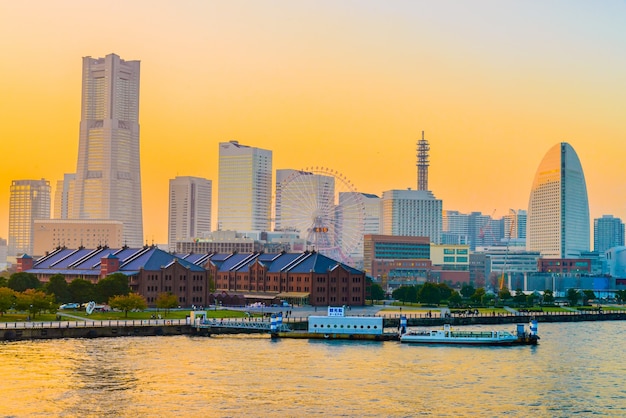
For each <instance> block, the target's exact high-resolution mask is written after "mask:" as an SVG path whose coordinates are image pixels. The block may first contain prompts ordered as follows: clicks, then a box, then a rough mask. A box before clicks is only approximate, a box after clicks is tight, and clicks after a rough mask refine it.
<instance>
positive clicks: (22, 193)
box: [8, 179, 50, 257]
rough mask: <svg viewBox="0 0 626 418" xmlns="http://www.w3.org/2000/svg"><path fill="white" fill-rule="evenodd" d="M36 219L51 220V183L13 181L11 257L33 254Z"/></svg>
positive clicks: (10, 210)
mask: <svg viewBox="0 0 626 418" xmlns="http://www.w3.org/2000/svg"><path fill="white" fill-rule="evenodd" d="M35 219H50V182H49V181H48V180H45V179H41V180H13V181H12V182H11V190H10V197H9V245H8V255H9V256H10V257H14V256H17V255H21V254H32V253H33V243H34V233H35Z"/></svg>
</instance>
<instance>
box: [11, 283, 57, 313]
mask: <svg viewBox="0 0 626 418" xmlns="http://www.w3.org/2000/svg"><path fill="white" fill-rule="evenodd" d="M56 307H57V305H56V303H55V302H54V296H53V295H46V294H45V293H44V292H43V291H41V290H37V289H26V290H25V291H23V292H21V293H18V294H17V298H16V300H15V309H17V310H19V311H28V312H30V314H31V316H32V318H35V316H37V315H38V314H40V313H41V312H44V311H51V310H54V309H56Z"/></svg>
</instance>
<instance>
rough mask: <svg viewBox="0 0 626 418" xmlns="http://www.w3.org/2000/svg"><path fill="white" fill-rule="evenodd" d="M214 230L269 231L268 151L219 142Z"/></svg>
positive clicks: (270, 178) (270, 190)
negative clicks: (216, 205)
mask: <svg viewBox="0 0 626 418" xmlns="http://www.w3.org/2000/svg"><path fill="white" fill-rule="evenodd" d="M217 192H218V207H217V229H218V230H234V231H269V230H270V220H271V204H272V151H268V150H264V149H261V148H253V147H249V146H247V145H241V144H240V143H239V142H237V141H230V142H221V143H220V144H219V169H218V186H217Z"/></svg>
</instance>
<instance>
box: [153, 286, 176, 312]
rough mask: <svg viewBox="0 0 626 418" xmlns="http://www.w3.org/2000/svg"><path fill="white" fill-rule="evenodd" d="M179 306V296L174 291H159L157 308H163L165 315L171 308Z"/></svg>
mask: <svg viewBox="0 0 626 418" xmlns="http://www.w3.org/2000/svg"><path fill="white" fill-rule="evenodd" d="M177 306H178V297H177V296H176V295H175V294H173V293H172V292H167V293H159V295H158V296H157V298H156V307H157V309H163V310H164V311H165V316H167V314H168V313H169V312H170V309H172V308H175V307H177Z"/></svg>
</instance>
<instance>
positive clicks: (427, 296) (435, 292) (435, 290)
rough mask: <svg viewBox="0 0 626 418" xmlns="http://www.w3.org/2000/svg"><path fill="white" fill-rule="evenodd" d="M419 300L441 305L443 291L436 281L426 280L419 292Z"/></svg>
mask: <svg viewBox="0 0 626 418" xmlns="http://www.w3.org/2000/svg"><path fill="white" fill-rule="evenodd" d="M418 300H419V301H420V302H422V303H426V304H429V305H439V302H441V292H440V289H439V286H438V285H436V284H435V283H431V282H426V283H424V284H423V285H422V288H421V289H420V290H419V293H418Z"/></svg>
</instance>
